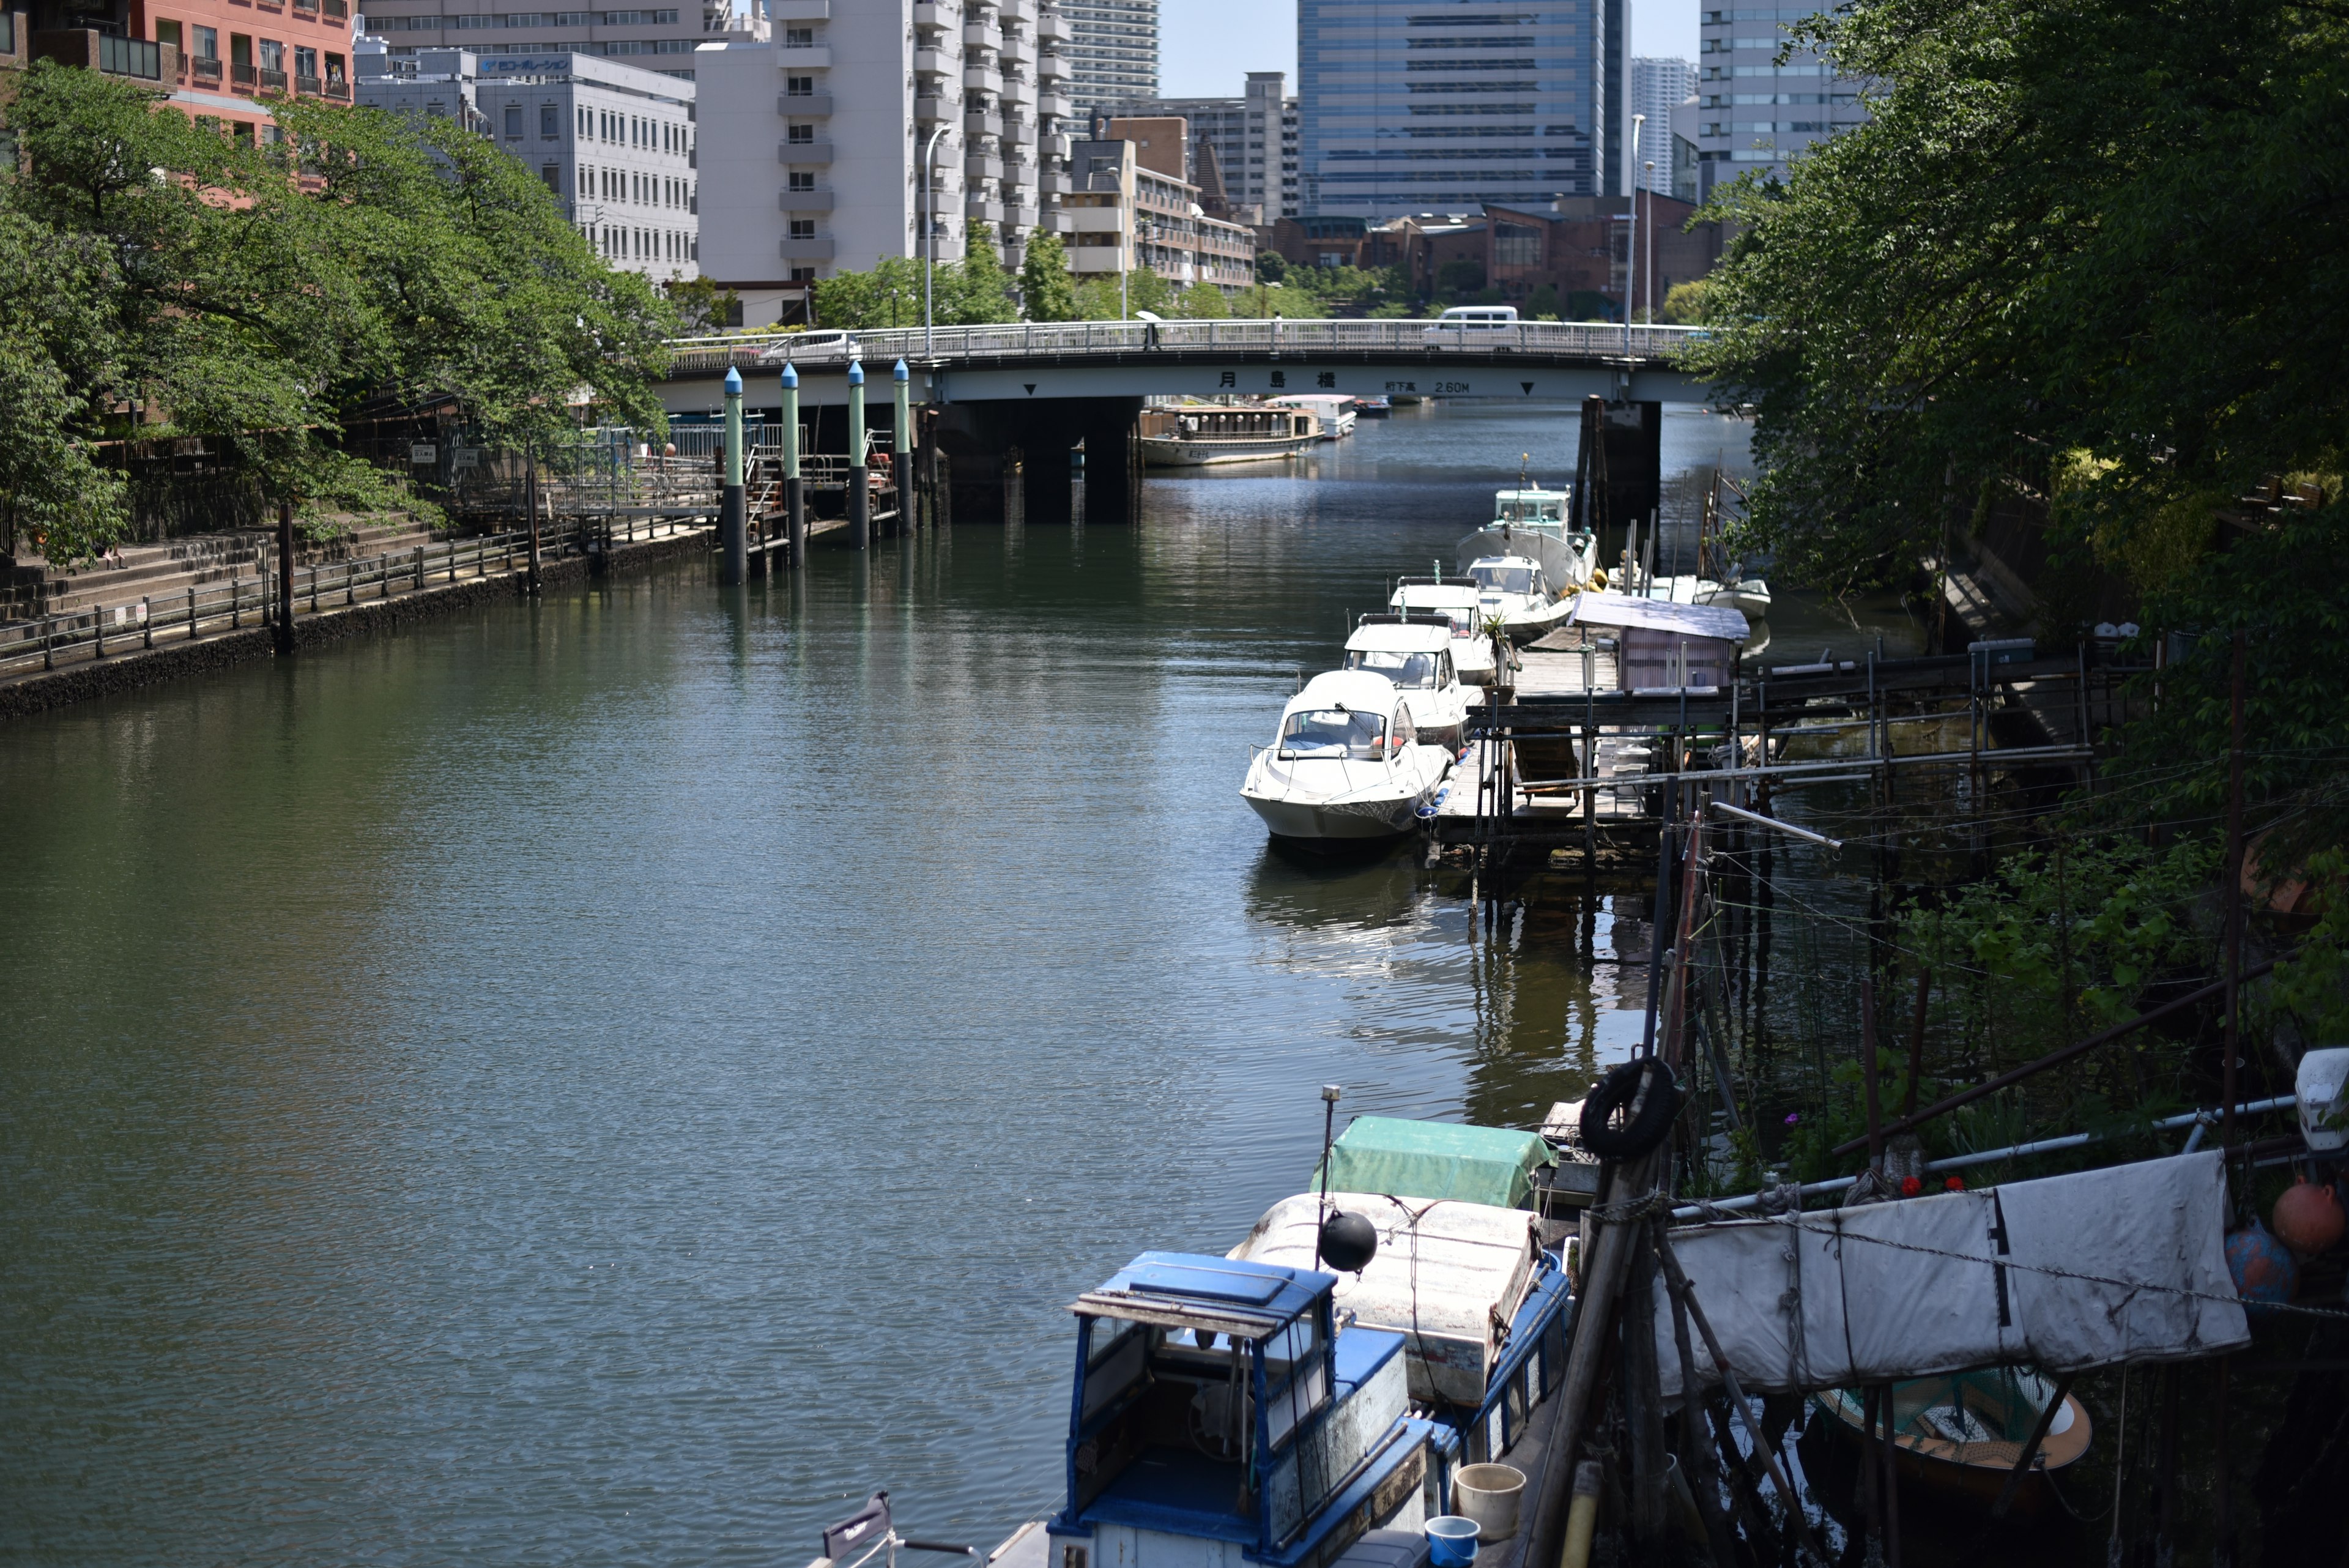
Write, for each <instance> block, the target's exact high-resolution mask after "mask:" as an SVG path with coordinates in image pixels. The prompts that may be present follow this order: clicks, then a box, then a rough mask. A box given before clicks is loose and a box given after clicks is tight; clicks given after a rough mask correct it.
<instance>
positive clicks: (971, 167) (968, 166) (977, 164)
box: [962, 153, 1003, 180]
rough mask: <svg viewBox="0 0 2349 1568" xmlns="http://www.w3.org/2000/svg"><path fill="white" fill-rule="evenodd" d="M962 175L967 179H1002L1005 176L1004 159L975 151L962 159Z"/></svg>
mask: <svg viewBox="0 0 2349 1568" xmlns="http://www.w3.org/2000/svg"><path fill="white" fill-rule="evenodd" d="M962 177H963V178H964V179H966V180H1000V179H1002V178H1003V160H1002V159H1000V158H990V157H988V156H986V155H985V154H982V153H974V154H972V155H971V156H970V157H968V158H966V159H964V160H963V161H962Z"/></svg>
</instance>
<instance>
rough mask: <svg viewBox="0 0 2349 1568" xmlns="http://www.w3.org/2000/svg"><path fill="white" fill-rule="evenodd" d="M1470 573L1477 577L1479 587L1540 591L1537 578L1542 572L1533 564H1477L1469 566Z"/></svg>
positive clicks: (1512, 590)
mask: <svg viewBox="0 0 2349 1568" xmlns="http://www.w3.org/2000/svg"><path fill="white" fill-rule="evenodd" d="M1468 575H1469V576H1472V577H1474V578H1475V579H1476V584H1477V586H1478V587H1483V588H1487V589H1490V590H1492V591H1493V592H1495V593H1504V594H1530V593H1537V592H1539V591H1540V590H1539V589H1538V588H1537V587H1535V579H1536V578H1537V577H1538V576H1540V574H1539V573H1538V572H1537V571H1536V570H1535V569H1534V568H1533V567H1531V566H1471V567H1469V568H1468Z"/></svg>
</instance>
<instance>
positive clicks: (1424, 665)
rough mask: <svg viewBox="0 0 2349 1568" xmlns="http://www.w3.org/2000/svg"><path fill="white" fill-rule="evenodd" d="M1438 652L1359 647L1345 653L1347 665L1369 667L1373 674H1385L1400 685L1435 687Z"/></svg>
mask: <svg viewBox="0 0 2349 1568" xmlns="http://www.w3.org/2000/svg"><path fill="white" fill-rule="evenodd" d="M1435 657H1436V656H1435V655H1434V654H1432V653H1397V652H1395V651H1393V650H1392V649H1383V648H1358V649H1354V650H1353V651H1352V652H1351V653H1349V654H1347V655H1346V668H1347V669H1349V670H1369V671H1370V672H1371V674H1373V675H1383V676H1385V677H1386V678H1387V679H1388V680H1392V681H1393V682H1394V683H1395V684H1396V685H1398V686H1416V687H1420V688H1422V689H1423V690H1426V691H1433V690H1434V689H1435V686H1436V679H1435Z"/></svg>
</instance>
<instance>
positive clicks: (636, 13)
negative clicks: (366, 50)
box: [366, 0, 767, 81]
mask: <svg viewBox="0 0 2349 1568" xmlns="http://www.w3.org/2000/svg"><path fill="white" fill-rule="evenodd" d="M484 3H485V0H366V5H367V31H368V33H370V34H372V35H374V36H378V37H380V38H382V39H383V40H384V42H385V45H386V47H388V49H389V50H390V52H391V55H392V57H393V58H395V59H398V58H401V57H406V56H409V55H412V54H415V53H417V52H418V51H419V50H420V49H455V48H463V49H470V50H471V51H472V52H473V53H475V54H477V55H481V56H484V57H489V56H499V57H507V56H523V55H554V54H574V55H600V56H603V57H605V58H609V59H624V60H626V61H627V62H629V63H630V64H631V65H637V66H643V67H646V68H647V69H648V70H656V71H659V72H661V73H662V74H664V75H667V76H674V77H682V78H685V79H686V80H688V81H690V80H692V79H693V72H694V60H693V52H694V51H695V50H696V49H698V48H699V47H701V46H702V45H703V44H706V43H709V42H712V41H718V40H739V41H741V42H756V41H758V40H760V39H761V38H764V37H765V36H767V21H766V18H765V17H764V16H759V15H757V14H755V13H754V12H749V11H746V12H737V11H736V10H735V9H734V8H733V6H734V0H681V3H680V4H678V5H656V6H648V7H646V8H644V9H639V10H632V11H483V10H481V9H480V6H481V5H483V4H484ZM744 3H745V4H746V5H756V4H757V0H744Z"/></svg>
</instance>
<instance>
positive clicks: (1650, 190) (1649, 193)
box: [1640, 158, 1656, 327]
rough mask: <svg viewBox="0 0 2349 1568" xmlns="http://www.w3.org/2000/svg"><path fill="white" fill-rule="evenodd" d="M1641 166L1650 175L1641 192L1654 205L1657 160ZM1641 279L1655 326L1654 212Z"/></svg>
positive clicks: (1649, 318)
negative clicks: (1646, 288) (1646, 292)
mask: <svg viewBox="0 0 2349 1568" xmlns="http://www.w3.org/2000/svg"><path fill="white" fill-rule="evenodd" d="M1640 168H1641V169H1642V170H1644V171H1646V173H1647V176H1648V177H1647V178H1646V179H1645V180H1642V181H1640V195H1642V196H1645V197H1647V198H1648V199H1649V200H1648V204H1649V205H1650V206H1651V207H1652V206H1654V205H1655V204H1656V203H1655V194H1656V192H1655V188H1654V187H1655V179H1656V161H1655V160H1654V159H1652V158H1651V159H1649V160H1648V161H1646V162H1645V163H1642V164H1640ZM1640 282H1641V283H1644V284H1646V285H1647V286H1648V325H1649V326H1651V327H1653V326H1654V325H1655V324H1656V215H1655V214H1654V213H1649V214H1648V259H1647V262H1646V265H1642V266H1641V267H1640Z"/></svg>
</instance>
